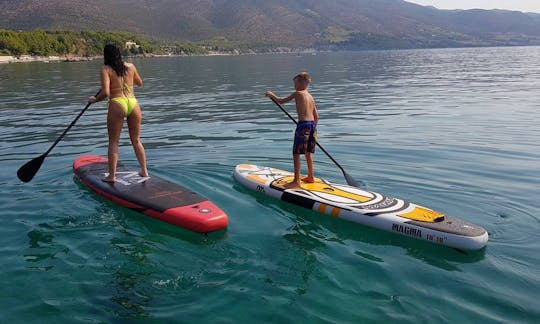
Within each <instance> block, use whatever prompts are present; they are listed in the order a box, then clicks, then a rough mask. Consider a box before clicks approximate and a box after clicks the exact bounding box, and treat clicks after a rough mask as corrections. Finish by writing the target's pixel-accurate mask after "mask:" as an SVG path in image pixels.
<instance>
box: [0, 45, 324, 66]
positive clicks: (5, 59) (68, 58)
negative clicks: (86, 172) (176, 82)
mask: <svg viewBox="0 0 540 324" xmlns="http://www.w3.org/2000/svg"><path fill="white" fill-rule="evenodd" d="M316 52H320V51H317V50H315V49H312V48H309V49H304V50H299V49H297V50H293V49H289V48H277V49H274V50H272V51H268V52H260V53H259V52H255V51H248V52H242V51H239V50H234V51H209V52H208V53H205V54H152V53H148V54H144V55H135V56H126V57H124V59H129V58H134V57H136V58H138V57H145V58H148V57H150V58H151V57H189V56H238V55H254V54H282V53H309V54H311V53H316ZM102 57H103V56H101V55H96V56H75V55H62V56H59V55H53V56H37V55H20V56H13V55H0V64H10V63H31V62H42V63H50V62H81V61H93V60H96V59H101V58H102Z"/></svg>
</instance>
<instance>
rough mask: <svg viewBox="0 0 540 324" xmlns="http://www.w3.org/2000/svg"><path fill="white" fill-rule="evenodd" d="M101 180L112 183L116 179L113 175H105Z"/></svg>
mask: <svg viewBox="0 0 540 324" xmlns="http://www.w3.org/2000/svg"><path fill="white" fill-rule="evenodd" d="M101 181H103V182H108V183H114V182H115V181H116V179H115V178H114V177H110V176H106V177H103V178H101Z"/></svg>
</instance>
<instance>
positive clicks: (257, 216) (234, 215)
mask: <svg viewBox="0 0 540 324" xmlns="http://www.w3.org/2000/svg"><path fill="white" fill-rule="evenodd" d="M134 63H135V64H136V65H137V67H138V70H139V72H140V73H141V75H142V77H143V78H144V81H145V84H144V87H143V88H141V89H137V90H136V91H137V96H138V98H139V100H140V103H141V106H142V109H143V116H144V117H143V118H144V120H143V129H142V140H143V143H144V144H145V146H146V149H147V155H148V163H149V167H150V172H152V173H155V174H158V175H160V176H162V177H164V178H167V179H169V180H171V181H175V182H179V183H181V184H182V185H184V186H186V187H188V188H190V189H192V190H194V191H197V192H199V193H201V194H203V195H205V196H206V197H208V198H210V199H211V200H212V201H214V202H215V203H216V204H217V205H219V206H220V207H221V208H222V209H223V210H225V212H227V214H228V215H229V220H230V225H229V228H228V229H227V230H226V231H223V232H221V233H214V234H212V235H210V236H208V237H205V236H201V235H198V234H194V233H191V232H188V231H185V230H182V229H177V228H174V227H172V226H170V225H168V224H165V223H162V222H159V221H156V220H153V219H150V218H148V217H145V216H142V215H139V214H137V213H135V212H133V211H129V210H126V209H123V208H120V207H118V206H115V205H114V204H112V203H110V202H108V201H105V200H104V199H102V198H100V197H98V196H96V195H94V194H93V193H92V192H91V191H89V190H87V189H86V188H84V187H83V186H82V185H80V184H79V183H78V182H77V181H74V180H73V175H72V171H71V169H70V168H71V163H72V161H73V160H74V159H75V157H76V156H78V155H80V154H99V155H104V154H106V147H107V132H106V128H105V118H106V104H105V103H98V104H95V105H92V106H91V107H90V108H89V109H88V111H87V112H86V113H85V114H84V115H83V116H82V117H81V119H80V120H79V122H78V123H77V125H75V127H73V128H72V129H71V130H70V132H69V133H68V134H67V136H66V137H65V138H64V139H63V140H62V141H61V142H60V143H59V144H58V146H57V147H56V148H55V149H54V150H53V151H52V152H51V153H50V154H49V156H48V157H47V159H46V160H45V162H44V164H43V166H42V168H41V169H40V171H39V173H38V174H37V175H36V177H35V178H34V179H33V180H32V182H31V183H29V184H24V185H22V184H20V183H19V182H18V180H17V178H16V175H15V172H16V170H17V169H18V167H19V166H20V165H22V164H24V163H25V162H27V161H28V160H30V159H32V158H34V157H36V156H38V155H40V154H42V153H43V152H44V151H45V150H46V149H47V148H48V147H49V146H50V145H51V144H52V142H53V141H54V140H55V139H56V138H57V137H58V135H59V134H60V133H61V132H62V131H63V130H64V129H65V128H66V127H67V125H68V124H69V123H70V122H71V121H72V120H73V119H74V118H75V116H76V115H77V114H78V113H79V112H80V111H81V110H82V108H83V107H84V106H85V104H86V98H87V97H88V96H90V95H92V94H94V93H95V92H96V91H97V88H98V87H99V82H98V79H99V67H100V65H101V62H100V61H94V62H79V63H69V64H66V63H50V64H37V63H36V64H34V63H32V64H10V65H2V66H1V67H0V88H1V89H2V92H1V93H0V138H1V140H0V143H1V145H0V163H1V165H0V170H2V171H1V172H0V188H1V189H0V190H2V191H1V194H0V203H1V205H2V207H3V212H2V216H3V217H2V226H0V234H1V235H0V240H1V241H0V246H1V247H2V255H3V261H2V268H3V269H4V272H5V276H2V278H3V279H0V280H1V282H0V283H1V284H2V285H3V287H4V289H5V290H6V291H13V292H14V294H13V296H14V297H10V299H5V298H4V299H2V301H4V300H5V302H4V303H2V306H4V309H5V310H6V311H5V312H4V313H5V319H6V320H10V319H17V320H19V321H20V320H21V319H29V321H36V320H38V321H39V320H43V319H44V318H46V319H54V320H56V321H73V319H74V318H76V319H77V320H79V319H82V320H83V321H93V322H95V321H104V322H116V321H119V320H120V321H130V320H132V319H148V320H150V321H158V322H159V321H163V322H165V321H170V319H171V318H182V321H186V322H194V321H203V322H208V321H216V320H217V321H222V322H224V321H238V320H242V319H245V318H250V319H254V320H255V321H260V322H295V321H299V320H300V321H305V320H306V319H307V320H308V321H313V322H327V321H331V322H362V321H384V320H388V321H397V320H399V321H403V320H404V321H408V322H412V321H416V320H418V319H420V320H423V321H425V322H428V321H434V320H440V318H441V317H443V318H444V319H445V320H447V321H460V320H465V319H466V320H467V321H478V320H484V319H486V318H489V319H496V320H504V321H512V322H515V321H526V320H527V319H530V318H535V317H540V314H539V313H538V310H537V307H534V306H535V305H534V303H533V302H532V301H533V300H535V298H536V296H534V293H535V292H536V291H539V289H540V287H539V285H538V282H540V280H538V279H539V278H538V274H536V273H535V272H532V271H531V269H535V268H537V267H538V260H537V259H536V258H535V257H534V256H535V255H536V252H537V250H538V248H539V243H538V242H537V240H536V239H535V238H536V235H535V233H537V232H538V230H539V229H540V221H539V218H538V215H539V214H540V206H539V205H538V203H537V196H538V188H539V187H540V180H539V178H538V177H536V176H535V175H536V174H539V172H540V163H539V161H540V155H539V151H538V144H537V143H539V142H540V138H539V133H538V131H537V128H538V127H537V126H538V124H540V111H539V110H538V102H540V92H539V91H538V89H539V88H540V49H539V48H536V47H531V48H493V49H491V48H480V49H445V50H418V51H370V52H358V53H319V54H318V55H299V56H297V55H261V56H240V57H187V58H153V59H136V60H135V61H134ZM302 70H307V71H309V72H310V74H311V75H312V77H313V84H312V85H311V87H310V91H311V92H312V94H313V96H314V97H315V99H316V101H317V105H318V109H319V112H320V115H321V121H320V124H319V139H320V142H321V144H322V145H323V147H324V148H325V149H326V150H328V151H329V153H330V154H331V155H332V156H333V157H334V158H335V159H336V160H337V161H338V162H339V163H340V164H341V165H342V166H343V167H344V169H345V170H346V171H347V173H349V174H350V175H351V176H353V177H354V178H355V179H356V180H357V181H358V182H359V183H361V184H362V185H363V186H365V187H366V188H367V189H368V190H373V191H376V192H381V193H383V194H388V195H391V196H395V197H399V198H403V199H406V200H410V201H413V202H416V203H418V204H421V205H425V206H427V207H431V208H434V209H437V210H440V211H442V212H444V213H446V214H449V215H453V216H457V217H460V218H463V219H465V220H467V221H470V222H473V223H476V224H479V225H481V226H483V227H485V228H486V229H487V230H488V232H489V234H490V242H489V243H488V246H487V248H486V249H485V250H482V251H479V252H474V253H468V254H463V253H460V252H458V251H455V250H452V249H448V248H441V247H438V246H435V245H430V244H427V243H423V242H418V241H416V240H413V239H408V238H405V237H401V236H397V235H393V234H391V233H386V232H382V231H378V230H375V229H372V228H368V227H365V226H361V225H357V224H351V223H349V222H346V221H340V220H336V219H332V218H329V217H327V216H325V215H319V214H316V213H313V212H311V211H308V210H304V209H301V208H298V207H295V206H291V205H288V204H286V203H282V202H277V201H274V200H272V199H269V198H267V197H262V196H261V195H256V194H253V193H252V192H250V191H248V190H246V189H244V188H242V187H241V186H240V185H238V184H236V183H235V182H234V180H233V178H232V172H233V169H234V166H235V165H236V164H239V163H246V162H249V163H254V164H260V165H271V166H274V167H277V168H281V169H291V168H292V161H291V156H290V151H291V145H292V143H291V142H292V132H293V127H294V125H293V124H292V123H291V122H290V121H289V120H288V118H287V117H286V116H285V115H284V114H283V113H282V112H281V111H280V110H279V109H277V107H276V106H275V105H274V104H273V103H272V102H271V101H269V100H268V99H267V98H265V97H264V93H265V91H266V90H273V91H274V92H276V93H277V94H279V95H281V96H286V95H288V94H290V93H291V92H292V90H293V88H292V80H291V78H292V77H293V76H294V75H295V74H296V73H298V72H299V71H302ZM285 108H286V109H288V110H289V111H290V112H294V106H293V105H291V104H287V105H285ZM321 153H322V152H317V153H316V155H315V172H316V174H317V175H318V176H321V177H324V178H326V179H328V180H332V181H335V182H344V179H343V175H342V173H341V172H340V171H339V169H337V167H336V166H335V165H334V164H333V163H332V162H331V161H329V160H328V159H327V158H326V157H325V155H324V154H321ZM120 155H121V159H122V160H124V161H126V162H127V163H130V164H136V160H135V157H134V154H133V152H132V149H131V145H130V143H129V138H128V136H127V131H125V132H124V133H123V136H122V139H121V146H120ZM21 300H24V301H25V303H24V305H21ZM432 305H437V311H436V312H434V310H433V307H432ZM419 314H421V315H419Z"/></svg>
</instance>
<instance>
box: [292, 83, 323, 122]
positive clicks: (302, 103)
mask: <svg viewBox="0 0 540 324" xmlns="http://www.w3.org/2000/svg"><path fill="white" fill-rule="evenodd" d="M293 96H294V101H295V103H296V113H297V114H298V120H299V121H303V120H306V121H315V122H317V121H318V120H319V116H318V114H317V108H316V106H315V100H314V99H313V97H312V96H311V94H310V93H309V92H308V91H307V90H299V91H296V92H295V93H294V94H293Z"/></svg>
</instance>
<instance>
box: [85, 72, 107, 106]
mask: <svg viewBox="0 0 540 324" xmlns="http://www.w3.org/2000/svg"><path fill="white" fill-rule="evenodd" d="M110 85H111V78H110V77H109V72H108V71H107V67H105V66H104V67H102V68H101V91H100V92H99V94H98V95H97V97H94V96H92V97H90V98H88V102H90V103H94V102H98V101H101V100H104V99H106V98H108V97H109V95H110V91H111V89H110Z"/></svg>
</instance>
